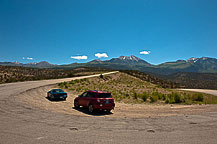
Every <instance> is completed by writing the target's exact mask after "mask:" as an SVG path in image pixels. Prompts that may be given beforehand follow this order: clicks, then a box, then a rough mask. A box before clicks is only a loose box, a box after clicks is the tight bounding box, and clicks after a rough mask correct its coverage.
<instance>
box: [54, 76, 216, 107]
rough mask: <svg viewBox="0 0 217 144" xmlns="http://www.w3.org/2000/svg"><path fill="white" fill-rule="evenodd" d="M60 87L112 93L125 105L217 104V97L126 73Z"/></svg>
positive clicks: (77, 91) (74, 90)
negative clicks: (160, 83) (157, 83)
mask: <svg viewBox="0 0 217 144" xmlns="http://www.w3.org/2000/svg"><path fill="white" fill-rule="evenodd" d="M58 85H59V87H60V88H63V89H68V90H70V91H72V92H73V93H74V94H77V95H78V94H81V93H83V92H84V91H87V90H101V91H108V92H111V93H112V95H113V97H114V98H115V100H116V101H119V102H125V103H168V104H175V103H181V104H193V103H217V97H210V96H209V95H206V94H200V93H193V92H181V91H176V90H171V89H165V88H161V87H159V86H157V85H155V84H152V83H150V82H146V81H143V80H141V79H138V78H135V77H133V76H130V75H128V74H124V73H117V74H112V75H108V76H104V78H103V79H101V78H99V77H97V78H96V77H95V78H89V79H80V80H73V81H70V82H62V83H59V84H58Z"/></svg>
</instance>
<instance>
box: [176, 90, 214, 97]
mask: <svg viewBox="0 0 217 144" xmlns="http://www.w3.org/2000/svg"><path fill="white" fill-rule="evenodd" d="M180 90H185V91H193V92H201V93H207V94H211V95H215V96H217V90H207V89H180Z"/></svg>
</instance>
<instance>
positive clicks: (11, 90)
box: [0, 75, 217, 144]
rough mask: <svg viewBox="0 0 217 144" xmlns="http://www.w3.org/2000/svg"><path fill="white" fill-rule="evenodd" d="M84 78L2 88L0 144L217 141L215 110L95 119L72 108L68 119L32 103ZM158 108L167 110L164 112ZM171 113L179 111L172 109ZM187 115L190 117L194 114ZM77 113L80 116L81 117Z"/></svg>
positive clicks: (202, 143)
mask: <svg viewBox="0 0 217 144" xmlns="http://www.w3.org/2000/svg"><path fill="white" fill-rule="evenodd" d="M95 76H98V75H95ZM89 77H91V76H89ZM80 78H85V77H78V78H67V79H58V80H43V81H29V82H18V83H10V84H2V85H0V143H1V144H14V143H15V144H30V143H37V144H40V143H41V144H44V143H46V144H49V143H52V144H62V143H63V144H64V143H66V144H72V143H80V144H82V143H91V144H92V143H94V144H95V143H96V144H97V143H105V144H107V143H108V144H109V143H123V144H126V143H129V144H131V143H141V144H144V143H148V144H150V143H154V144H156V143H173V144H174V143H201V144H204V143H209V144H215V143H216V141H217V137H216V136H217V107H216V105H209V106H201V107H200V106H198V108H200V109H201V108H207V109H210V110H206V111H202V112H200V113H198V112H195V113H194V111H193V112H192V113H188V112H186V114H185V113H181V114H177V115H176V114H175V115H165V116H158V115H157V114H156V115H150V116H146V117H142V116H141V117H140V116H139V117H128V115H125V116H124V115H123V116H122V117H118V116H116V115H117V114H116V111H115V110H114V111H113V113H111V114H108V115H106V114H96V115H91V114H88V113H83V112H82V111H76V110H74V109H72V107H70V108H66V109H67V110H68V109H70V110H71V112H72V113H70V111H67V113H64V112H61V111H58V110H57V111H55V107H54V109H52V110H50V109H49V107H47V109H46V107H43V108H42V107H38V106H37V105H38V103H41V101H38V103H37V101H34V99H36V98H37V94H38V93H39V92H40V90H42V89H46V87H49V85H53V84H55V83H58V82H62V81H69V80H72V79H80ZM44 95H46V93H45V94H44ZM23 98H25V99H23ZM28 99H32V102H31V103H28V102H29V101H28ZM45 100H46V98H45V97H43V101H45ZM34 103H35V104H34ZM42 104H47V106H53V105H56V103H52V102H50V101H48V100H46V103H42ZM62 104H63V105H64V104H67V102H65V103H64V102H58V103H57V105H56V106H57V107H56V108H57V109H59V107H58V105H62ZM120 105H121V104H120ZM127 107H128V108H131V105H127ZM132 107H133V106H132ZM152 107H153V106H147V109H146V112H147V113H148V111H149V110H152ZM166 107H168V106H166ZM121 108H122V107H120V109H121ZM134 108H135V107H134ZM158 108H160V109H164V107H161V106H160V107H158ZM160 109H157V110H156V111H159V110H160ZM171 109H172V111H175V112H176V111H177V109H174V108H172V107H171ZM187 110H188V111H191V109H187ZM120 111H121V110H120ZM172 111H171V112H172ZM118 112H119V111H118V110H117V113H118ZM121 112H122V111H121ZM123 112H124V111H123ZM162 112H163V111H162ZM77 113H78V114H77ZM79 113H82V114H81V115H79ZM129 113H130V111H129ZM135 113H136V110H135ZM137 113H139V111H138V112H137ZM120 115H121V113H120Z"/></svg>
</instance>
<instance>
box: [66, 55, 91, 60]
mask: <svg viewBox="0 0 217 144" xmlns="http://www.w3.org/2000/svg"><path fill="white" fill-rule="evenodd" d="M70 58H72V59H77V60H81V59H87V56H71V57H70Z"/></svg>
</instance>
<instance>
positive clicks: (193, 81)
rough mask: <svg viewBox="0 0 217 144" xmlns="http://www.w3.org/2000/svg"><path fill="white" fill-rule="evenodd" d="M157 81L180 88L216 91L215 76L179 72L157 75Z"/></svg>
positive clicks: (212, 74) (216, 82) (216, 78)
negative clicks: (167, 82)
mask: <svg viewBox="0 0 217 144" xmlns="http://www.w3.org/2000/svg"><path fill="white" fill-rule="evenodd" d="M158 78H159V79H163V80H166V81H171V82H173V83H178V84H179V85H180V87H181V88H192V89H195V88H196V89H216V90H217V74H215V73H192V72H179V73H174V74H171V75H160V76H159V75H158Z"/></svg>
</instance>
